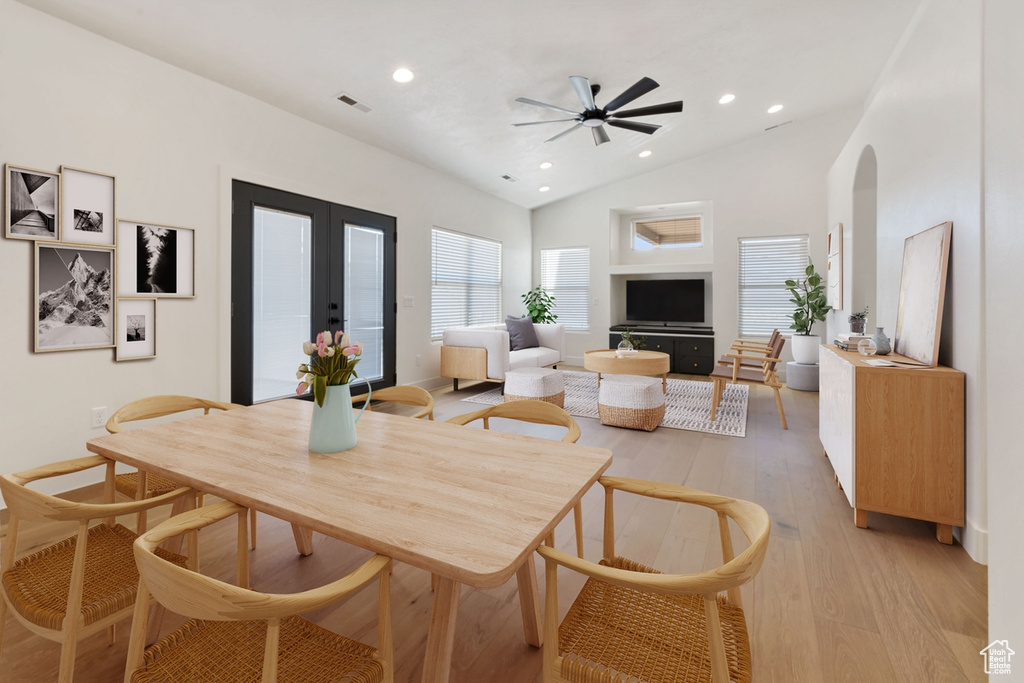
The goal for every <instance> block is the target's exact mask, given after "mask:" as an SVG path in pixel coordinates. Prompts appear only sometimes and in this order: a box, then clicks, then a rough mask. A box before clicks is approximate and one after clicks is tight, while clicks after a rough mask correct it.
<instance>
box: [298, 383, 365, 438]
mask: <svg viewBox="0 0 1024 683" xmlns="http://www.w3.org/2000/svg"><path fill="white" fill-rule="evenodd" d="M366 388H367V391H369V390H370V386H369V385H367V386H366ZM368 405H370V397H369V396H367V397H366V403H364V404H363V407H362V409H361V410H360V411H359V415H355V416H353V415H352V412H353V411H352V390H351V389H350V388H349V385H348V384H337V385H334V386H329V387H327V394H326V396H324V404H323V405H322V406H319V405H317V403H316V401H315V400H314V401H313V420H312V422H310V425H309V450H310V451H312V452H314V453H337V452H339V451H347V450H348V449H350V448H352V447H353V446H355V445H356V422H359V418H360V417H362V416H363V411H365V410H366V406H368Z"/></svg>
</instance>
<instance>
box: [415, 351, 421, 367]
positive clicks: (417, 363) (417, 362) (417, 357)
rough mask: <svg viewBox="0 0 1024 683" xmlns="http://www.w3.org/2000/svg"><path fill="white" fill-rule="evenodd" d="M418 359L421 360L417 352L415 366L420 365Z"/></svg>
mask: <svg viewBox="0 0 1024 683" xmlns="http://www.w3.org/2000/svg"><path fill="white" fill-rule="evenodd" d="M420 360H422V356H420V354H418V353H417V354H416V367H419V366H420Z"/></svg>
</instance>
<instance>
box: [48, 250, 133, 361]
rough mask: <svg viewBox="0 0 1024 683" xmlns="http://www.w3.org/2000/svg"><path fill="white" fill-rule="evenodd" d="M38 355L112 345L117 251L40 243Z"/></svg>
mask: <svg viewBox="0 0 1024 683" xmlns="http://www.w3.org/2000/svg"><path fill="white" fill-rule="evenodd" d="M35 261H36V262H35V309H36V310H35V351H36V353H39V352H42V351H70V350H72V349H100V348H110V347H112V346H114V283H113V277H114V248H113V247H88V246H84V245H66V244H47V243H45V242H36V258H35Z"/></svg>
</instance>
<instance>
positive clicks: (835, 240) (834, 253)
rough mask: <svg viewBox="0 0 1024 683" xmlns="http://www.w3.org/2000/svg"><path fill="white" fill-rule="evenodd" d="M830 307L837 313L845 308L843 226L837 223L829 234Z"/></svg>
mask: <svg viewBox="0 0 1024 683" xmlns="http://www.w3.org/2000/svg"><path fill="white" fill-rule="evenodd" d="M827 275H828V305H829V306H831V307H832V308H834V309H836V310H837V311H838V310H840V309H842V307H843V224H842V223H836V227H834V228H832V229H831V230H830V231H829V233H828V272H827Z"/></svg>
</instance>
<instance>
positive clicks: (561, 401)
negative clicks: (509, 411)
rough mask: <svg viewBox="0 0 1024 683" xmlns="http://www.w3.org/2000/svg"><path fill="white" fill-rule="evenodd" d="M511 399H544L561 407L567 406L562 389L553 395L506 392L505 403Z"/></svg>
mask: <svg viewBox="0 0 1024 683" xmlns="http://www.w3.org/2000/svg"><path fill="white" fill-rule="evenodd" d="M511 401H544V402H545V403H553V404H554V405H556V406H558V407H559V408H565V392H564V391H560V392H558V393H557V394H552V395H551V396H516V395H515V394H505V403H509V402H511Z"/></svg>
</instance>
